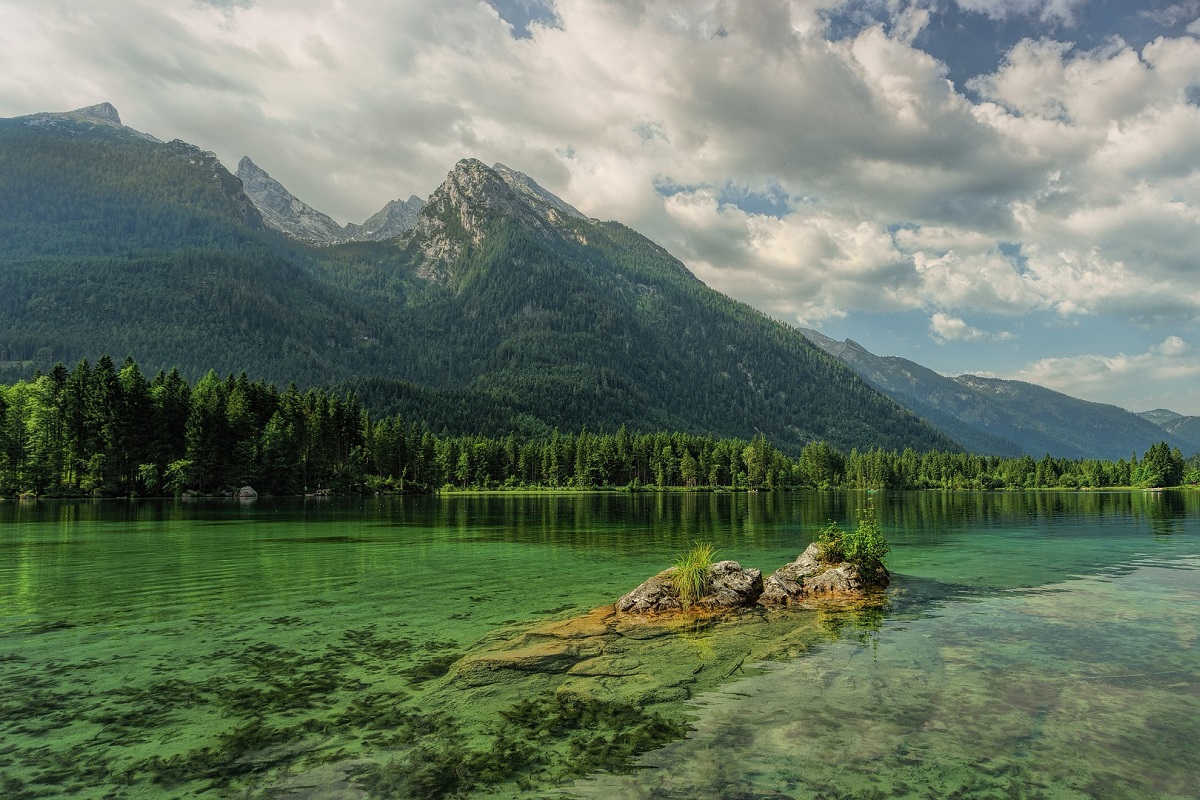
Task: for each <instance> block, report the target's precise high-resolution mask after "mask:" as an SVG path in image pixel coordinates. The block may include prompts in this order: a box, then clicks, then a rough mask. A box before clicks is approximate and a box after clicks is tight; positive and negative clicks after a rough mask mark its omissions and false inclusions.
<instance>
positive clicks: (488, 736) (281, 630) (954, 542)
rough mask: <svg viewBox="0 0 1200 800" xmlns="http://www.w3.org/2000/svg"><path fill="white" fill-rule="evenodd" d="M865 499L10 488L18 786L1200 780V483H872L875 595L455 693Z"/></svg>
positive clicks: (11, 725) (982, 785)
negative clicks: (76, 497)
mask: <svg viewBox="0 0 1200 800" xmlns="http://www.w3.org/2000/svg"><path fill="white" fill-rule="evenodd" d="M867 499H868V497H867V496H866V495H856V494H847V495H843V494H784V495H770V494H759V495H751V496H746V495H653V494H643V495H625V494H596V495H527V496H518V495H500V496H456V497H446V498H382V499H368V500H365V501H364V500H331V501H311V500H310V501H307V502H304V501H257V502H254V503H249V504H239V503H237V502H236V501H230V502H203V503H182V502H180V503H176V502H145V503H124V502H17V501H0V797H5V798H22V797H79V798H84V797H88V798H91V797H97V798H99V797H118V798H119V797H213V798H217V797H277V798H278V797H296V798H300V797H304V798H318V797H366V796H371V795H377V796H389V795H390V796H445V795H447V794H448V793H453V792H454V791H460V792H462V793H470V794H476V795H480V796H514V795H522V796H526V795H527V796H562V795H564V794H567V795H576V796H586V797H681V798H682V797H745V798H750V797H759V798H781V797H797V798H800V797H806V798H807V797H828V798H834V797H856V798H867V797H922V798H923V797H954V796H958V797H1030V798H1034V797H1054V798H1057V797H1063V798H1076V797H1097V798H1100V797H1104V798H1107V797H1118V798H1119V797H1130V798H1132V797H1148V798H1149V797H1166V798H1171V797H1197V796H1200V793H1198V790H1197V789H1196V788H1195V786H1196V785H1197V784H1198V783H1200V782H1198V780H1197V777H1196V776H1197V775H1200V733H1198V732H1197V730H1196V723H1197V720H1200V651H1198V649H1197V644H1198V641H1197V640H1198V639H1200V496H1198V495H1197V494H1196V493H1190V494H1187V493H1141V492H1137V493H1110V494H1071V493H1065V494H1057V493H1031V494H982V495H981V494H943V493H911V494H896V495H872V496H871V499H872V500H873V501H874V502H875V503H876V505H877V506H878V508H879V509H880V518H881V520H882V522H883V524H884V529H885V531H886V532H887V534H888V538H889V540H890V541H891V542H892V546H893V553H892V556H891V559H890V566H891V567H892V570H893V573H894V583H893V586H892V589H891V591H890V595H889V597H890V603H889V607H888V609H887V610H886V611H885V612H884V613H883V614H879V613H872V612H863V613H862V614H859V615H854V614H840V615H838V614H833V615H829V614H826V615H818V614H812V613H808V614H803V613H801V614H796V613H792V612H789V616H785V617H781V616H778V615H768V616H756V617H752V618H747V619H746V620H744V621H742V622H741V623H737V624H728V625H724V624H722V625H717V626H715V627H713V628H710V629H704V630H702V631H697V630H683V631H680V632H679V633H678V634H676V635H674V636H673V637H671V638H667V639H663V640H660V641H659V643H658V644H655V645H654V648H657V649H652V648H651V647H650V646H647V647H645V648H643V649H640V650H639V649H634V650H630V651H628V653H627V657H628V658H634V659H636V661H637V663H638V665H639V666H638V669H639V670H640V673H639V675H641V676H643V677H645V676H649V677H648V678H647V680H651V679H655V678H657V676H662V675H667V674H669V673H671V671H672V670H675V671H676V672H678V671H679V669H680V666H681V663H682V664H683V665H684V666H687V667H688V670H687V672H688V674H691V672H692V671H694V672H695V673H696V674H697V675H699V678H698V679H696V680H694V681H692V682H682V683H679V682H676V683H675V684H672V686H671V688H670V690H669V691H663V690H661V687H659V688H656V689H654V690H653V691H650V692H649V693H647V692H642V693H641V694H638V693H637V692H634V693H633V694H630V695H625V694H622V692H623V691H624V689H625V685H626V684H628V685H630V686H632V685H633V684H634V683H636V682H637V681H639V680H642V677H638V678H636V679H635V678H614V677H609V678H589V679H587V680H589V681H591V683H589V684H588V688H587V691H589V692H593V694H589V695H587V696H588V697H597V698H602V700H597V701H596V702H595V703H592V704H590V705H589V704H587V703H584V704H582V705H580V704H578V703H574V704H573V703H566V702H565V701H564V700H563V698H564V696H565V694H564V691H565V689H564V684H563V683H562V680H563V679H562V677H561V676H546V675H534V674H531V675H529V676H528V677H527V678H519V679H516V680H509V681H508V682H506V683H505V684H504V685H503V686H501V685H497V686H494V687H491V686H481V687H480V686H476V687H472V688H471V689H469V690H467V689H465V688H463V687H462V686H460V685H458V684H457V683H456V681H455V678H454V666H453V665H454V662H455V661H456V659H458V658H459V657H460V656H461V655H463V654H469V653H472V652H475V651H477V650H478V648H479V644H478V643H479V642H480V640H485V639H491V640H495V639H497V638H500V639H502V638H504V637H506V636H510V635H515V633H514V632H519V631H521V630H523V629H525V628H528V626H529V625H530V624H531V623H534V622H537V621H541V620H549V619H562V618H567V617H570V616H572V615H573V614H577V613H581V612H583V611H586V610H588V609H590V608H593V607H595V606H598V605H602V604H604V603H606V602H611V601H612V600H613V599H614V598H616V597H617V596H619V595H620V594H622V593H623V592H624V591H626V590H628V589H629V588H631V587H632V586H634V585H636V584H637V583H638V582H640V581H641V580H642V579H643V578H645V577H646V576H647V575H649V574H652V573H654V572H656V571H657V570H659V569H661V568H662V567H663V566H666V565H667V564H669V563H670V562H671V561H672V560H673V559H674V557H675V555H676V554H677V553H678V552H679V551H681V550H683V549H685V548H686V547H687V546H688V545H689V544H690V543H691V542H692V541H693V540H696V539H705V540H712V541H715V542H716V543H717V544H718V546H719V548H720V550H721V555H722V556H723V557H729V558H735V559H737V560H739V561H741V562H742V563H743V564H748V565H753V566H757V567H760V568H761V569H763V570H764V572H768V571H770V570H772V569H774V568H776V567H777V566H781V565H782V564H784V563H786V562H787V561H789V560H791V559H792V558H794V557H795V555H796V554H797V553H798V552H799V551H800V550H801V549H803V547H804V546H805V545H806V544H807V542H808V541H810V540H811V538H812V536H813V535H815V533H816V532H817V530H819V528H820V527H822V525H823V524H824V523H825V521H826V520H827V519H831V518H832V519H836V520H839V521H843V522H844V521H846V520H848V519H853V518H854V512H855V510H856V508H857V507H858V505H859V504H861V503H863V502H866V501H867ZM746 642H751V644H748V645H747V644H745V643H746ZM672 648H674V649H672ZM738 653H741V656H740V659H741V660H738V658H739V656H738ZM747 653H749V654H753V655H751V656H750V658H751V661H747V660H746V659H747V655H746V654H747ZM763 653H767V654H769V655H770V656H771V658H770V660H767V661H761V662H759V663H753V659H755V658H759V657H760V656H761V655H762V654H763ZM680 659H684V661H683V662H681V661H680ZM743 662H744V663H743ZM693 663H694V664H695V666H694V667H691V664H693ZM726 663H728V665H729V668H728V669H726ZM689 680H690V679H689ZM605 682H607V683H605ZM579 685H582V684H581V682H580V680H576V682H575V684H573V686H579ZM572 691H574V689H572ZM599 692H602V693H599ZM622 698H624V699H622ZM622 703H624V705H622ZM683 724H686V725H687V726H689V727H690V728H691V730H690V732H688V733H687V735H686V737H684V736H683V732H684V730H685V728H684V727H682V725H683ZM630 731H635V732H636V735H632V734H630V733H629V732H630ZM647 747H652V748H654V749H651V750H650V751H649V752H644V753H642V754H641V755H635V756H633V757H634V759H635V760H634V761H632V762H631V760H630V756H631V754H636V753H640V752H641V751H643V750H645V748H647ZM505 765H507V766H505ZM630 767H635V768H634V769H632V771H630Z"/></svg>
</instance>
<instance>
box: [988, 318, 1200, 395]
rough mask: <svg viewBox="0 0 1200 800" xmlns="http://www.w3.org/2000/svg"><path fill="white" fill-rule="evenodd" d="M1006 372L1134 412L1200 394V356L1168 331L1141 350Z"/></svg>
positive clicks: (1041, 362)
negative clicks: (1136, 352) (1117, 405)
mask: <svg viewBox="0 0 1200 800" xmlns="http://www.w3.org/2000/svg"><path fill="white" fill-rule="evenodd" d="M1008 377H1011V378H1014V379H1016V380H1024V381H1029V382H1031V383H1037V384H1041V385H1042V386H1049V387H1050V388H1052V389H1057V390H1058V391H1061V392H1064V393H1066V394H1072V395H1075V396H1086V397H1089V398H1092V399H1099V400H1102V401H1104V402H1109V403H1114V404H1124V405H1125V406H1126V407H1128V408H1131V410H1134V411H1141V410H1144V409H1147V408H1153V407H1155V405H1156V404H1169V403H1171V402H1172V400H1174V401H1176V402H1177V403H1178V404H1179V405H1181V406H1182V407H1184V408H1189V407H1194V405H1195V401H1196V397H1197V394H1200V392H1198V391H1197V387H1198V386H1200V358H1198V357H1197V354H1196V352H1195V350H1194V349H1193V348H1192V347H1191V346H1190V345H1189V344H1188V343H1187V342H1185V341H1184V340H1183V339H1182V338H1180V337H1179V336H1169V337H1167V338H1166V339H1164V340H1163V341H1162V342H1160V343H1159V344H1157V345H1154V346H1153V347H1150V348H1149V349H1148V350H1146V351H1145V352H1143V353H1138V354H1135V355H1126V354H1125V353H1117V354H1116V355H1092V354H1089V355H1081V356H1072V357H1068V358H1043V359H1041V360H1039V361H1036V362H1034V363H1032V364H1030V365H1028V366H1027V367H1025V368H1024V369H1022V370H1020V371H1019V372H1017V373H1015V374H1013V375H1011V376H1008ZM1151 387H1153V388H1151Z"/></svg>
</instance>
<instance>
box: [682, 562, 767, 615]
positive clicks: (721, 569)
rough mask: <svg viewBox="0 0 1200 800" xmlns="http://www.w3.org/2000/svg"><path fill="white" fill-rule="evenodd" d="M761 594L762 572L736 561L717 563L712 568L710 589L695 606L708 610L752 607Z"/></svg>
mask: <svg viewBox="0 0 1200 800" xmlns="http://www.w3.org/2000/svg"><path fill="white" fill-rule="evenodd" d="M762 592H763V577H762V572H761V571H760V570H757V569H752V568H749V569H748V568H745V567H743V566H742V565H741V564H739V563H738V562H736V561H718V562H717V563H715V564H713V566H712V589H711V591H709V593H708V594H706V595H705V596H704V597H701V598H700V600H699V602H698V603H697V605H699V606H700V607H701V608H705V609H710V610H714V611H716V610H720V609H726V608H743V607H745V606H752V605H754V601H756V600H758V596H759V595H761V594H762Z"/></svg>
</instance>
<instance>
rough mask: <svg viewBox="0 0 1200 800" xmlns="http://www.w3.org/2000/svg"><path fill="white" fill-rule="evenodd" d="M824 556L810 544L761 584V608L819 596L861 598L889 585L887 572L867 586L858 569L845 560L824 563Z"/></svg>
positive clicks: (816, 543)
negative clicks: (862, 595) (855, 596)
mask: <svg viewBox="0 0 1200 800" xmlns="http://www.w3.org/2000/svg"><path fill="white" fill-rule="evenodd" d="M823 555H824V552H823V548H822V547H821V545H820V543H819V542H813V543H812V544H810V545H809V546H808V547H807V548H805V550H804V552H803V553H801V554H800V556H799V557H798V558H797V559H796V560H795V561H793V562H792V563H791V564H788V565H786V566H784V567H780V568H779V569H778V570H776V571H775V572H774V573H773V574H772V575H770V576H769V577H768V578H767V579H766V580H765V581H763V592H762V596H761V597H759V598H758V602H759V603H760V604H761V605H764V606H786V605H792V604H796V603H803V602H804V601H806V600H811V599H816V598H821V597H830V596H838V595H851V594H859V595H860V594H862V593H863V592H864V591H866V590H869V589H873V588H883V587H884V586H887V584H888V574H887V571H886V570H882V572H881V575H880V576H879V579H878V580H876V581H874V582H873V583H871V584H868V583H867V582H866V581H865V580H863V577H862V575H861V573H860V572H859V570H858V567H856V566H854V565H853V564H851V563H849V562H847V561H843V562H841V563H840V564H827V563H825V562H824V561H822V560H821V559H822V556H823Z"/></svg>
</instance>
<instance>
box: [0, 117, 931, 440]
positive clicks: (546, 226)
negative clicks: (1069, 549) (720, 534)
mask: <svg viewBox="0 0 1200 800" xmlns="http://www.w3.org/2000/svg"><path fill="white" fill-rule="evenodd" d="M108 108H111V107H108ZM90 111H92V110H88V109H84V110H81V111H80V112H76V113H74V114H67V115H37V116H36V117H24V118H17V119H12V120H2V121H0V361H2V362H5V364H6V366H7V371H6V372H4V371H0V379H4V378H6V377H7V378H10V379H13V378H19V377H26V376H27V375H28V374H29V373H30V372H31V370H32V368H34V367H40V368H42V369H48V368H49V366H50V365H51V364H52V363H53V362H54V361H63V362H65V363H67V364H68V365H69V364H72V363H73V362H74V361H76V360H78V359H79V358H81V357H89V358H92V359H93V360H94V359H95V358H97V357H98V356H99V355H101V354H104V353H112V354H114V356H115V357H117V358H121V357H123V356H125V355H127V354H130V355H134V356H135V357H136V358H137V359H138V361H139V363H140V364H142V365H143V367H144V368H146V369H147V370H150V371H154V370H157V369H159V368H164V367H165V368H168V369H169V368H170V367H172V366H176V365H178V366H179V367H180V368H181V370H182V371H183V372H184V373H185V374H186V375H189V376H191V377H193V378H194V377H197V376H198V375H199V374H200V373H201V372H202V371H204V370H207V369H208V368H209V367H215V368H216V369H217V370H218V371H222V372H235V373H236V372H240V371H242V370H246V371H247V372H249V373H250V374H253V375H257V376H262V377H264V378H266V379H268V380H274V381H278V382H280V383H286V382H288V381H291V380H296V381H298V382H300V383H302V384H307V385H317V384H320V385H330V384H335V383H336V384H342V385H349V386H354V385H358V384H360V383H362V385H363V388H364V390H369V391H365V392H364V394H365V395H366V396H367V397H369V401H370V402H371V403H372V404H377V405H378V406H379V408H380V411H381V412H382V411H388V410H391V407H392V406H398V407H402V408H404V409H405V410H406V412H405V413H412V414H413V415H414V416H421V415H423V414H424V415H433V414H434V412H437V413H436V416H438V418H439V419H442V420H444V423H443V424H444V426H445V428H446V429H447V430H457V431H461V432H471V431H472V430H474V429H477V428H478V427H479V426H480V425H481V424H482V423H486V426H487V427H488V428H489V429H490V430H491V431H492V432H498V431H499V430H501V429H504V428H508V429H513V430H517V431H519V432H522V433H528V434H537V433H544V432H548V431H551V430H552V429H553V428H555V427H559V428H561V429H563V430H581V429H584V428H588V429H591V430H614V429H615V428H616V427H618V426H619V425H621V424H626V425H629V426H630V427H631V428H633V429H640V430H657V429H675V430H680V431H684V432H693V433H713V434H716V435H728V436H741V437H746V438H749V437H751V436H753V435H754V434H755V433H757V432H762V433H765V434H766V435H767V436H768V437H770V438H771V439H772V440H773V441H775V442H777V443H778V444H779V445H781V446H783V447H785V448H787V449H789V450H794V451H795V450H798V449H799V447H800V446H801V445H803V444H804V443H805V442H808V441H812V440H816V439H824V440H827V441H829V442H830V443H831V444H833V445H834V446H836V447H838V448H842V449H845V450H848V449H850V448H852V447H868V446H883V447H888V448H903V447H906V446H912V447H914V448H917V449H929V448H932V447H941V448H952V447H954V443H953V442H951V441H950V440H949V439H948V438H947V437H945V436H943V435H941V434H939V433H938V432H936V431H934V430H933V429H932V428H930V427H929V426H928V425H926V424H925V423H924V422H922V421H921V420H920V419H918V418H917V417H916V416H915V415H913V414H912V413H911V412H909V411H907V410H904V409H902V408H900V407H899V406H897V405H896V404H895V403H893V402H892V401H890V400H889V399H887V398H885V397H883V396H882V395H880V394H879V393H878V392H876V391H875V390H874V389H872V388H870V387H868V386H867V385H866V384H864V383H863V382H862V381H861V380H860V379H859V378H858V377H857V376H856V375H855V374H854V373H853V372H852V371H850V370H849V369H847V368H846V367H844V366H843V365H841V364H840V363H838V362H837V361H835V360H834V359H832V358H830V357H829V356H827V355H825V354H824V353H822V352H820V351H819V350H817V349H816V348H814V347H812V345H811V344H809V342H808V341H807V340H806V339H804V337H803V336H801V335H800V334H799V333H797V332H796V331H795V330H794V329H791V328H788V327H787V326H784V325H781V324H779V323H777V322H774V321H772V320H770V319H768V318H766V317H765V316H763V315H762V314H759V313H758V312H756V311H754V310H752V309H750V308H749V307H747V306H745V305H742V304H739V303H736V302H734V301H732V300H730V299H729V298H727V297H725V296H723V295H720V294H718V293H716V292H713V291H712V290H710V289H708V288H707V287H706V286H704V285H703V284H702V283H701V282H700V281H698V280H697V279H696V278H695V277H693V276H692V275H691V274H690V273H689V272H688V271H687V269H686V268H685V267H684V266H683V265H682V264H681V263H679V262H678V261H677V260H675V259H674V258H672V257H671V256H670V255H669V254H668V253H667V252H666V251H665V250H663V249H662V248H660V247H658V246H657V245H655V244H654V243H652V242H650V241H649V240H647V239H645V238H644V237H642V236H640V235H638V234H637V233H635V232H634V231H632V230H630V229H628V228H626V227H624V226H622V225H620V224H618V223H614V222H598V221H595V220H590V219H587V218H585V217H584V216H583V215H582V214H580V213H579V212H578V211H577V210H576V209H574V208H572V207H571V206H570V205H568V204H567V203H565V202H563V201H562V200H560V199H558V198H556V197H554V196H553V195H551V194H549V193H548V192H546V191H545V190H544V189H542V188H541V187H539V186H537V184H536V183H534V182H533V181H532V180H531V179H529V178H528V177H527V176H524V175H522V174H521V173H518V172H515V171H513V170H509V169H507V168H505V167H503V166H502V165H497V167H496V168H489V167H486V166H484V165H483V164H481V163H479V162H477V161H472V160H465V161H463V162H460V164H459V165H457V166H456V167H455V169H454V170H453V171H452V172H451V173H450V175H449V177H448V178H447V180H446V182H445V183H444V184H443V185H442V186H441V187H439V188H438V189H437V190H436V191H435V192H434V193H433V194H432V195H431V196H430V198H429V202H428V203H427V204H426V205H425V206H424V208H422V209H421V211H420V213H419V214H418V216H417V222H416V227H415V229H413V230H412V231H410V232H409V233H407V234H405V235H404V236H402V237H401V238H399V239H396V240H393V241H390V242H378V243H376V242H356V243H348V244H343V245H336V246H332V247H311V246H308V245H305V244H303V243H300V242H297V241H294V240H291V239H288V238H286V237H283V236H281V235H280V234H279V233H277V232H275V231H272V230H270V229H268V228H267V227H266V226H265V225H264V224H263V221H262V217H261V215H260V214H259V213H258V211H257V209H256V208H255V207H254V205H253V204H252V203H251V202H250V201H249V199H248V198H247V197H246V194H245V192H244V191H243V190H242V186H241V182H240V181H239V180H238V179H237V178H236V177H235V176H233V175H231V174H230V173H229V172H228V170H226V169H225V168H224V167H223V166H222V165H221V164H220V163H219V161H217V159H216V158H215V156H213V155H212V154H210V153H205V152H203V151H201V150H199V149H197V148H195V147H193V146H191V145H187V144H185V143H182V142H171V143H165V144H164V143H161V142H158V141H157V140H154V139H152V138H151V137H146V136H145V135H143V134H139V133H138V132H136V131H132V130H131V129H129V128H125V127H123V126H121V125H120V122H119V118H117V117H116V112H115V111H112V113H111V114H108V113H107V112H104V113H98V112H93V113H88V112H90ZM451 399H453V401H454V403H456V404H457V406H458V407H459V408H461V413H460V414H458V415H454V418H452V419H447V415H446V414H445V413H444V410H445V406H446V405H447V404H448V402H449V401H450V400H451Z"/></svg>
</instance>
